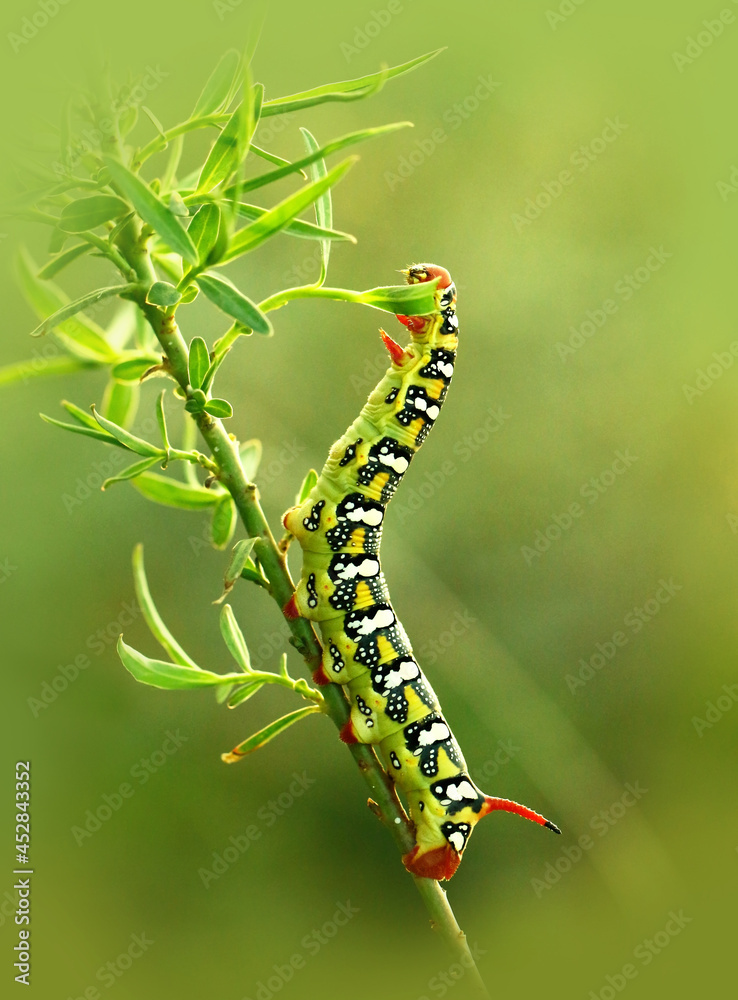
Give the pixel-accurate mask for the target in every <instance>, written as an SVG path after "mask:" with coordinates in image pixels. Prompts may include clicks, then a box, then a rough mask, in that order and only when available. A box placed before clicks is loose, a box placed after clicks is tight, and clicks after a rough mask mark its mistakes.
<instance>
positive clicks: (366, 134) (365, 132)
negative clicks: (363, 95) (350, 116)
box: [227, 122, 412, 194]
mask: <svg viewBox="0 0 738 1000" xmlns="http://www.w3.org/2000/svg"><path fill="white" fill-rule="evenodd" d="M400 128H412V122H392V123H391V124H389V125H378V126H377V127H376V128H365V129H361V130H360V131H358V132H349V133H348V134H347V135H343V136H341V137H340V138H339V139H334V140H333V141H332V142H329V143H327V145H325V146H321V148H320V149H318V150H316V151H315V152H314V153H310V154H309V155H308V156H304V157H303V158H302V159H301V160H295V162H294V163H291V164H290V165H289V166H288V167H278V168H277V170H270V171H269V173H266V174H259V175H258V176H257V177H252V178H250V180H247V181H244V183H243V185H242V188H241V192H242V193H243V192H246V191H253V190H254V188H259V187H263V186H264V185H265V184H273V183H274V182H275V181H279V180H282V178H283V177H287V176H289V174H291V173H293V172H294V171H295V170H296V169H302V168H303V167H309V166H310V164H311V163H315V162H316V160H320V159H323V158H325V157H326V156H330V154H331V153H337V152H339V151H340V150H342V149H346V148H347V147H348V146H355V145H356V143H357V142H365V141H366V140H367V139H374V138H376V137H377V136H380V135H387V134H388V133H390V132H396V131H397V130H398V129H400ZM227 193H228V194H230V193H231V191H230V189H229V190H228V192H227Z"/></svg>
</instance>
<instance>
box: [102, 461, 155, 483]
mask: <svg viewBox="0 0 738 1000" xmlns="http://www.w3.org/2000/svg"><path fill="white" fill-rule="evenodd" d="M158 461H159V459H158V458H143V459H141V461H140V462H134V463H133V465H129V466H128V468H127V469H124V470H123V471H122V472H119V473H118V475H117V476H111V477H110V479H106V480H105V482H104V483H103V484H102V486H101V487H100V488H101V489H103V490H106V489H107V488H108V487H109V486H112V485H113V483H123V482H125V481H126V480H127V479H135V478H136V476H140V475H141V473H142V472H146V470H147V469H150V468H151V466H152V465H155V464H156V463H157V462H158Z"/></svg>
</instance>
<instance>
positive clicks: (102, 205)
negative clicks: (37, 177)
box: [57, 194, 130, 233]
mask: <svg viewBox="0 0 738 1000" xmlns="http://www.w3.org/2000/svg"><path fill="white" fill-rule="evenodd" d="M128 211H130V208H129V206H128V204H127V203H126V202H125V201H123V199H122V198H117V197H116V196H115V195H112V194H93V195H92V197H90V198H78V199H77V201H73V202H71V203H70V204H69V205H65V206H64V208H63V209H62V211H61V215H60V217H59V222H58V223H57V225H58V226H59V229H61V231H62V232H64V233H84V232H86V231H87V230H88V229H97V227H98V226H101V225H102V224H103V222H108V221H109V220H110V219H115V218H117V217H118V216H119V215H123V214H124V212H128Z"/></svg>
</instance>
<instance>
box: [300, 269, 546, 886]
mask: <svg viewBox="0 0 738 1000" xmlns="http://www.w3.org/2000/svg"><path fill="white" fill-rule="evenodd" d="M404 273H405V275H406V278H407V281H408V282H409V283H414V282H419V281H431V280H433V279H438V281H437V285H436V309H435V310H434V311H433V312H432V313H430V314H429V315H426V316H398V317H397V318H398V319H399V320H400V322H401V323H403V325H404V326H405V327H406V328H407V330H408V331H409V333H410V343H409V344H407V345H406V346H405V347H401V346H400V345H399V344H398V343H396V342H395V341H394V340H393V339H392V338H391V337H390V336H389V335H388V334H387V333H385V332H384V330H382V331H381V336H382V340H383V341H384V344H385V346H386V348H387V351H388V353H389V357H390V362H391V364H390V367H389V369H388V370H387V373H386V374H385V376H384V377H383V378H382V379H381V381H380V382H379V384H378V385H377V387H376V388H375V389H374V390H373V392H372V393H371V395H370V396H369V399H368V400H367V403H366V405H365V406H364V408H363V409H362V411H361V413H360V414H359V416H358V417H357V418H356V420H354V422H353V423H352V424H351V426H350V427H349V428H348V430H347V431H346V433H345V434H344V435H343V436H342V437H341V438H339V440H338V441H336V443H335V444H334V445H333V447H332V448H331V450H330V453H329V455H328V459H327V461H326V463H325V466H324V468H323V470H322V472H321V474H320V476H319V478H318V481H317V483H316V485H315V487H314V488H313V490H312V491H311V492H310V494H309V496H308V497H307V499H306V500H305V501H304V503H303V504H301V506H299V507H294V508H292V509H291V510H289V511H288V512H287V513H286V514H285V516H284V524H285V527H286V528H287V530H288V531H289V532H290V533H291V534H292V535H294V537H295V538H296V540H297V541H298V543H299V544H300V546H301V548H302V550H303V567H302V576H301V578H300V582H299V584H298V586H297V590H296V592H295V595H294V597H293V598H292V600H291V601H290V602H289V604H288V605H287V606H286V607H285V609H284V610H285V614H286V615H287V616H288V617H298V616H301V617H303V618H307V619H309V620H311V621H314V622H317V623H318V626H319V628H320V632H321V637H322V642H323V650H324V652H323V661H322V665H321V667H320V668H319V670H318V671H317V672H316V675H315V679H316V681H317V682H318V683H322V684H327V683H334V684H341V685H343V686H344V688H345V690H346V693H347V696H348V698H349V701H350V704H351V715H350V719H349V721H348V722H347V723H346V725H345V726H344V727H343V729H342V731H341V739H343V741H344V742H346V743H353V742H360V743H367V744H375V745H377V748H378V750H379V752H380V754H381V757H382V759H383V762H384V766H385V768H386V770H387V773H388V774H389V775H391V776H392V778H393V780H394V781H395V783H396V785H397V786H398V787H399V788H400V789H401V790H402V792H403V793H404V795H405V797H406V800H407V804H408V810H409V813H410V817H411V819H412V821H413V823H414V825H415V830H416V843H415V847H414V848H413V849H412V851H410V852H409V853H408V854H406V855H405V856H404V857H403V863H404V864H405V867H406V868H407V869H408V870H409V871H410V872H412V873H413V874H414V875H416V876H419V877H423V878H432V879H449V878H451V876H452V875H453V874H454V872H455V871H456V869H457V867H458V865H459V862H460V860H461V855H462V853H463V851H464V848H465V847H466V844H467V842H468V840H469V836H470V835H471V832H472V830H473V829H474V826H475V825H476V823H477V822H478V821H479V820H480V819H481V818H482V817H483V816H486V815H487V814H488V813H490V812H493V811H495V810H504V811H506V812H514V813H517V814H518V815H521V816H524V817H525V818H527V819H530V820H533V821H534V822H536V823H539V824H541V825H543V826H547V827H548V828H549V829H551V830H554V831H555V832H556V833H559V832H560V831H559V830H558V828H557V827H556V826H555V825H554V824H553V823H550V822H549V821H548V820H546V819H544V817H543V816H540V815H539V814H538V813H535V812H533V811H532V810H530V809H527V808H526V807H525V806H521V805H518V804H517V803H515V802H511V801H509V800H508V799H499V798H492V797H491V796H488V795H485V794H484V793H483V792H482V791H480V789H479V788H477V786H476V785H475V783H474V782H473V781H472V779H471V778H470V777H469V775H468V773H467V769H466V763H465V761H464V757H463V754H462V753H461V750H460V749H459V745H458V743H457V742H456V740H455V739H454V736H453V734H452V732H451V730H450V728H449V726H448V724H447V722H446V720H445V719H444V717H443V715H442V713H441V708H440V705H439V704H438V699H437V697H436V695H435V693H434V691H433V688H432V687H431V686H430V684H429V683H428V680H427V678H426V677H425V675H424V674H423V672H422V670H421V668H420V666H419V664H418V663H417V661H416V659H415V657H414V655H413V650H412V646H411V644H410V640H409V639H408V637H407V635H406V633H405V630H404V628H403V627H402V624H401V623H400V622H399V621H398V619H397V616H396V615H395V612H394V609H393V608H392V603H391V600H390V596H389V591H388V589H387V583H386V580H385V578H384V575H383V573H382V568H381V564H380V558H379V548H380V543H381V540H382V525H383V521H384V512H385V508H386V506H387V504H388V503H389V501H390V500H391V499H392V497H393V495H394V493H395V491H396V489H397V487H398V486H399V484H400V482H401V480H402V478H403V476H404V475H405V473H406V472H407V470H408V467H409V466H410V462H411V461H412V459H413V456H414V455H415V453H416V452H417V450H418V449H419V448H420V446H421V445H422V444H423V442H424V441H425V439H426V437H427V435H428V433H429V432H430V430H431V428H432V427H433V425H434V423H435V421H436V420H437V418H438V415H439V413H440V411H441V407H442V405H443V402H444V400H445V398H446V393H447V391H448V387H449V384H450V382H451V378H452V376H453V370H454V362H455V358H456V348H457V345H458V322H457V318H456V290H455V287H454V284H453V282H452V281H451V277H450V275H449V273H448V271H446V270H445V269H444V268H442V267H437V266H436V265H432V264H418V265H414V266H412V267H410V268H408V269H407V271H405V272H404Z"/></svg>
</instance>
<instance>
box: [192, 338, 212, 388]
mask: <svg viewBox="0 0 738 1000" xmlns="http://www.w3.org/2000/svg"><path fill="white" fill-rule="evenodd" d="M209 366H210V354H209V352H208V345H207V344H206V343H205V341H204V340H203V339H202V337H193V339H192V343H191V344H190V357H189V368H190V385H191V386H192V388H193V389H199V388H200V386H201V385H202V383H203V379H204V378H205V373H206V372H207V370H208V368H209Z"/></svg>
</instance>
